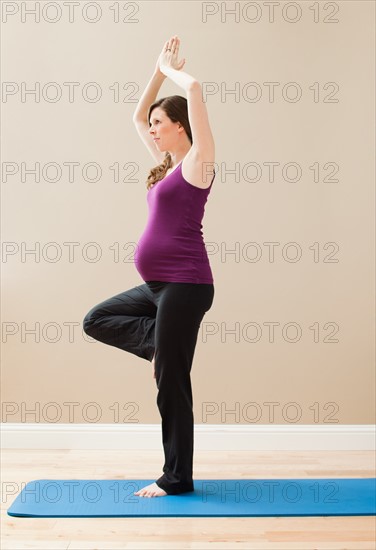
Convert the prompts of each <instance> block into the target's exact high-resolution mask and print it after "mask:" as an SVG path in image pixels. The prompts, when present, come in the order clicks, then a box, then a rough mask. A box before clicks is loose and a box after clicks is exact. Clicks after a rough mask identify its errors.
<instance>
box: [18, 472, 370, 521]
mask: <svg viewBox="0 0 376 550" xmlns="http://www.w3.org/2000/svg"><path fill="white" fill-rule="evenodd" d="M154 481H155V480H153V479H124V480H122V479H120V480H119V479H110V480H98V479H84V480H76V479H59V480H56V479H38V480H34V481H30V482H29V483H27V484H26V486H25V487H24V488H23V489H22V491H21V493H20V494H19V495H18V496H17V497H16V499H15V501H14V502H13V504H12V505H11V506H10V508H9V509H8V515H10V516H22V517H49V518H51V517H69V518H72V517H80V518H85V517H136V516H137V517H149V516H153V517H170V516H173V517H209V516H215V517H235V516H236V517H245V516H373V515H376V478H335V479H332V478H330V479H329V478H328V479H315V478H310V479H197V480H194V489H195V490H194V491H192V492H190V493H182V494H180V495H167V496H163V497H151V498H148V497H139V496H136V495H134V492H135V491H138V490H139V489H142V487H145V485H149V484H150V483H153V482H154Z"/></svg>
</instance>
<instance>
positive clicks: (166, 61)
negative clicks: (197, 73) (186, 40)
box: [156, 35, 185, 74]
mask: <svg viewBox="0 0 376 550" xmlns="http://www.w3.org/2000/svg"><path fill="white" fill-rule="evenodd" d="M179 46H180V39H179V38H178V37H177V36H176V35H175V36H172V37H171V38H170V40H167V42H166V43H165V45H164V46H163V48H162V51H161V53H160V55H159V57H158V61H157V66H156V69H157V70H159V71H160V72H161V73H163V74H165V73H164V72H163V67H171V68H172V69H176V70H177V71H180V69H182V68H183V66H184V63H185V59H182V60H181V61H178V54H179Z"/></svg>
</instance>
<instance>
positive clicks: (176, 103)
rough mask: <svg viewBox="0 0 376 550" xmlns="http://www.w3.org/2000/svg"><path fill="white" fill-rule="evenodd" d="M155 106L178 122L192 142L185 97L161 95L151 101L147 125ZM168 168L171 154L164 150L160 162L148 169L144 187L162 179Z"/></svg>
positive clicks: (148, 187)
mask: <svg viewBox="0 0 376 550" xmlns="http://www.w3.org/2000/svg"><path fill="white" fill-rule="evenodd" d="M155 107H160V108H161V109H163V110H164V111H165V113H166V115H167V116H168V118H169V119H170V120H171V121H172V122H180V124H181V125H182V126H183V128H184V130H185V131H186V133H187V136H188V138H189V141H190V142H191V143H192V132H191V127H190V124H189V119H188V103H187V100H186V98H185V97H183V96H181V95H170V96H168V97H162V98H161V99H158V100H157V101H155V102H154V103H152V104H151V105H150V107H149V110H148V123H149V126H151V123H150V115H151V112H152V110H153V109H155ZM169 168H171V155H170V153H169V152H168V151H166V154H165V158H164V161H163V162H162V164H159V165H158V166H155V167H154V168H152V169H151V170H150V173H149V175H148V178H147V180H146V188H147V189H148V190H149V189H150V187H151V186H152V185H153V184H155V183H157V182H158V181H160V180H161V179H163V178H164V177H165V175H166V172H167V170H168V169H169Z"/></svg>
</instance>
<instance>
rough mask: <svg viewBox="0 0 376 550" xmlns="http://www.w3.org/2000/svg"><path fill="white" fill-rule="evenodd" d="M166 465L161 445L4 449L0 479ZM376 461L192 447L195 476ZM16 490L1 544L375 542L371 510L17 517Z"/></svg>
mask: <svg viewBox="0 0 376 550" xmlns="http://www.w3.org/2000/svg"><path fill="white" fill-rule="evenodd" d="M162 465H163V457H162V454H161V453H160V452H157V451H142V452H141V453H135V452H133V451H132V452H130V451H113V450H110V451H102V450H101V451H69V450H61V451H56V450H51V451H49V450H3V451H2V476H1V485H2V489H3V491H4V487H6V486H8V487H9V485H7V484H8V483H15V484H16V485H15V487H21V483H22V482H24V483H26V482H28V481H31V480H33V479H43V478H44V479H46V478H48V479H74V478H77V479H79V478H84V479H89V478H90V479H126V478H133V479H141V478H144V479H157V477H159V476H160V475H161V474H162V469H161V468H162ZM374 467H375V454H374V453H373V452H372V451H346V452H345V451H329V452H327V451H325V452H324V451H305V452H296V451H278V452H275V451H262V452H250V451H236V452H235V451H234V452H228V451H224V452H218V451H201V452H200V451H195V456H194V479H195V478H197V479H199V478H207V479H215V478H217V479H218V478H226V479H231V478H240V477H247V478H250V479H257V478H294V477H295V478H304V477H318V478H319V477H375V470H374ZM19 492H20V491H19V490H18V491H16V494H18V493H19ZM15 497H16V495H12V496H8V497H7V496H6V495H4V492H3V495H2V504H1V507H2V517H1V533H2V535H1V536H2V539H1V549H2V550H10V549H12V550H15V549H17V550H19V549H24V548H34V549H38V550H42V549H46V550H47V549H48V550H52V549H63V548H64V549H69V550H73V549H84V548H85V549H90V550H95V549H108V550H117V549H131V550H141V549H143V550H145V549H153V550H155V549H162V550H180V549H197V550H198V549H199V550H204V549H209V548H210V549H221V550H232V549H235V548H236V549H237V548H239V549H247V550H252V549H255V550H263V549H273V550H276V549H278V550H295V549H296V550H305V549H315V550H316V549H317V550H319V549H322V550H324V549H325V550H331V549H343V550H345V549H346V550H374V549H375V548H376V543H375V540H376V534H375V528H376V525H375V524H376V518H375V517H374V516H364V517H346V516H343V517H326V516H322V517H294V518H287V517H275V518H266V517H263V518H262V517H260V518H136V519H134V518H15V517H11V516H8V515H7V513H6V511H7V509H8V508H9V506H10V505H11V503H12V502H13V501H14V499H15ZM156 498H157V497H156ZM159 498H163V497H159Z"/></svg>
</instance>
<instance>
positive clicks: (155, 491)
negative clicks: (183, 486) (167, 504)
mask: <svg viewBox="0 0 376 550" xmlns="http://www.w3.org/2000/svg"><path fill="white" fill-rule="evenodd" d="M133 494H134V495H136V496H138V497H149V498H150V497H164V496H165V495H167V493H166V491H164V490H163V489H161V488H160V487H158V485H157V484H156V483H155V482H154V483H151V484H150V485H146V487H143V488H142V489H140V490H139V491H137V492H135V493H133Z"/></svg>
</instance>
